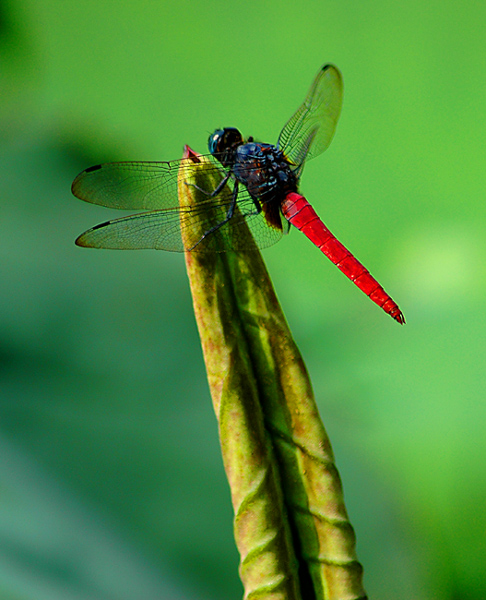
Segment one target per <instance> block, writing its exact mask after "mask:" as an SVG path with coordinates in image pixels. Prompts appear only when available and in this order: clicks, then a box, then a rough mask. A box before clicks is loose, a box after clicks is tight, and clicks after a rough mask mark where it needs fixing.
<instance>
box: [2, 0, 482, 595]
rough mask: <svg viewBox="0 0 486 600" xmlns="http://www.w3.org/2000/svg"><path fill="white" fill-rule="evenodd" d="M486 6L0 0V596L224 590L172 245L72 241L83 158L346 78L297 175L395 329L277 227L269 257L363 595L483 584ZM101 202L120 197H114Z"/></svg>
mask: <svg viewBox="0 0 486 600" xmlns="http://www.w3.org/2000/svg"><path fill="white" fill-rule="evenodd" d="M485 24H486V4H485V3H483V2H478V1H472V0H471V1H466V2H451V1H449V2H447V1H446V2H444V1H440V2H439V1H438V0H435V1H431V2H427V3H424V2H422V1H419V0H415V1H413V0H410V1H407V0H406V1H404V2H396V3H390V2H386V1H384V0H372V1H371V2H349V1H344V2H337V1H329V0H325V1H322V0H319V1H304V2H300V3H297V2H281V1H276V0H266V1H264V2H261V1H255V0H247V1H245V2H231V1H229V2H228V1H227V0H225V1H209V2H205V3H197V2H184V1H181V2H178V3H177V2H170V3H169V2H166V1H165V0H161V1H158V2H155V1H148V2H140V0H125V1H124V2H117V1H116V0H111V1H110V0H96V1H95V0H81V1H76V2H75V1H71V0H42V2H39V1H38V0H37V1H36V0H8V1H7V0H2V1H1V2H0V64H1V68H0V136H1V138H0V139H1V145H0V146H1V147H0V156H1V158H0V203H1V204H0V206H1V210H0V273H1V290H2V291H1V294H0V306H1V311H0V365H1V369H0V395H1V396H0V447H1V450H0V488H1V494H0V598H2V599H13V598H15V599H16V600H18V599H24V598H25V599H35V600H44V599H46V600H47V599H49V600H57V599H63V600H71V599H76V600H85V599H90V600H93V599H95V600H98V599H99V600H105V599H110V600H119V599H123V600H124V599H127V600H128V599H141V600H152V599H155V598H157V599H159V598H168V599H171V600H172V599H173V600H209V599H211V600H228V599H230V598H239V597H241V594H242V588H241V584H240V582H239V579H238V574H237V565H238V555H237V552H236V549H235V547H234V542H233V538H232V510H231V505H230V496H229V491H228V488H227V484H226V480H225V475H224V472H223V467H222V462H221V458H220V455H219V447H218V439H217V427H216V421H215V417H214V414H213V411H212V405H211V400H210V396H209V392H208V387H207V383H206V380H205V370H204V365H203V361H202V355H201V350H200V346H199V340H198V334H197V331H196V327H195V321H194V317H193V314H192V309H191V298H190V294H189V288H188V282H187V278H186V274H185V270H184V261H183V257H182V256H179V255H173V254H170V253H163V252H155V251H140V252H116V251H95V250H86V249H81V248H77V247H75V246H74V239H75V238H76V236H77V235H78V234H80V233H81V232H82V231H84V230H85V229H87V228H89V227H90V226H93V225H95V224H96V223H99V222H102V221H105V220H107V219H109V218H113V217H117V216H120V214H119V213H116V211H109V210H108V209H104V208H101V207H96V206H93V205H88V204H84V203H83V202H81V201H79V200H76V199H75V198H74V197H72V196H71V194H70V184H71V182H72V180H73V179H74V177H75V176H76V175H77V173H78V172H79V171H81V170H82V169H84V168H86V167H88V166H90V165H92V164H96V163H99V162H103V161H112V160H130V159H132V160H168V159H174V158H178V157H180V156H181V153H182V147H183V145H184V144H186V143H187V144H190V145H191V146H192V147H193V148H194V149H195V150H198V151H200V152H204V151H205V148H206V141H207V137H208V134H209V133H211V132H212V131H213V130H214V129H215V128H217V127H221V126H236V127H238V128H240V129H241V130H242V131H243V133H244V134H245V135H253V136H255V137H257V139H261V140H263V141H268V142H272V141H276V139H277V136H278V133H279V130H280V128H281V127H282V126H283V124H284V123H285V122H286V120H287V118H288V117H289V116H290V115H291V114H292V112H293V111H294V110H295V108H296V107H297V106H298V105H299V104H300V102H301V101H302V100H303V98H304V96H305V94H306V92H307V90H308V87H309V85H310V83H311V81H312V79H313V77H314V75H315V74H316V72H317V70H318V68H319V67H320V65H321V64H323V63H325V62H333V63H335V64H336V65H338V66H339V68H340V69H341V71H342V73H343V76H344V82H345V101H344V108H343V112H342V116H341V120H340V122H339V125H338V129H337V133H336V136H335V138H334V141H333V143H332V145H331V147H330V149H329V150H328V151H327V152H326V154H325V155H323V156H322V157H320V158H319V159H316V160H315V161H312V163H310V164H309V165H307V167H306V169H305V173H304V178H303V182H302V189H303V192H304V193H305V194H306V195H307V197H308V198H309V199H310V200H311V201H312V203H313V204H314V206H315V207H316V209H317V210H318V212H319V213H320V215H321V216H322V218H323V220H324V222H325V223H326V224H327V225H328V226H329V227H330V228H331V230H332V231H333V232H334V233H335V234H336V235H337V236H338V237H339V239H341V240H342V241H343V242H344V243H345V244H346V245H347V246H348V247H349V248H350V249H351V250H352V251H353V252H354V253H355V254H356V255H357V257H358V258H359V259H360V260H361V261H362V262H363V263H364V264H365V265H366V266H367V267H368V268H369V269H370V270H371V271H372V273H373V274H374V275H375V276H376V277H377V278H378V279H379V281H380V282H381V283H382V284H383V285H384V287H385V288H386V290H387V291H388V292H389V293H391V294H392V296H393V297H394V299H395V300H396V301H397V302H398V303H399V304H400V307H401V308H402V309H403V311H404V313H405V316H406V318H407V325H406V326H404V327H400V326H399V325H397V324H396V323H395V322H394V321H392V319H390V318H389V317H387V316H386V315H385V314H384V313H383V312H382V311H380V310H379V309H378V308H377V307H376V306H375V305H374V304H372V303H371V302H370V301H369V300H367V299H366V297H365V296H364V295H363V294H362V293H361V292H359V291H358V290H357V289H356V288H355V286H353V285H352V284H351V283H350V282H349V281H348V280H347V279H346V278H345V277H344V276H343V275H342V274H341V273H340V272H339V271H338V270H337V269H336V268H335V267H333V266H332V265H331V264H330V263H329V261H327V260H326V259H325V258H324V257H323V256H322V255H321V254H320V253H319V251H317V249H316V248H314V247H313V246H312V245H311V244H310V242H308V240H307V239H306V238H305V237H304V236H302V235H300V234H298V232H296V231H293V232H292V233H291V235H290V236H289V237H288V238H286V239H285V240H283V241H282V242H281V243H279V244H278V245H277V246H275V247H273V248H271V249H269V250H267V251H265V254H264V257H265V259H266V262H267V265H268V269H269V271H270V273H271V275H272V278H273V281H274V285H275V288H276V291H277V294H278V296H279V298H280V300H281V303H282V306H283V308H284V311H285V313H286V315H287V318H288V321H289V323H290V326H291V328H292V331H293V334H294V337H295V339H296V341H297V343H298V345H299V347H300V349H301V351H302V354H303V356H304V359H305V361H306V364H307V366H308V369H309V371H310V375H311V378H312V381H313V385H314V388H315V394H316V398H317V401H318V403H319V407H320V411H321V415H322V418H323V421H324V424H325V426H326V428H327V430H328V433H329V435H330V437H331V440H332V443H333V447H334V450H335V454H336V460H337V465H338V468H339V470H340V473H341V476H342V479H343V484H344V489H345V494H346V500H347V507H348V510H349V513H350V516H351V520H352V522H353V524H354V526H355V529H356V533H357V539H358V555H359V558H360V560H361V562H362V563H363V565H364V568H365V587H366V589H367V591H368V594H369V596H370V598H372V599H373V600H389V599H391V598H393V599H394V600H402V599H403V600H405V599H407V600H409V599H411V598H413V599H414V600H422V599H424V600H425V599H427V600H459V599H461V600H469V599H473V598H474V599H479V598H486V569H485V568H484V566H485V557H486V511H485V506H484V505H485V500H484V499H485V497H486V477H485V474H486V473H485V471H486V459H485V455H486V435H485V428H486V404H485V401H484V400H485V383H486V382H485V371H486V364H485V358H484V352H485V339H486V318H485V306H484V297H485V291H486V277H485V276H486V270H485V266H484V265H485V257H486V244H485V234H484V217H485V203H484V196H485V185H484V174H485V165H486V162H485V159H486V144H485V138H486V127H485V123H486V121H485V116H484V115H485V107H486V81H485V72H486V43H485ZM115 213H116V214H115Z"/></svg>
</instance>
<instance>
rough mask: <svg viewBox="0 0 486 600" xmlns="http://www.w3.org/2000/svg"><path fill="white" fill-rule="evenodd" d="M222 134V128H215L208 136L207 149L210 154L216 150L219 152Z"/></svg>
mask: <svg viewBox="0 0 486 600" xmlns="http://www.w3.org/2000/svg"><path fill="white" fill-rule="evenodd" d="M223 136H224V131H223V130H222V129H216V131H215V132H214V133H213V134H211V135H210V136H209V140H208V149H209V152H210V153H211V154H216V153H217V152H221V149H220V148H219V145H220V143H221V140H222V137H223Z"/></svg>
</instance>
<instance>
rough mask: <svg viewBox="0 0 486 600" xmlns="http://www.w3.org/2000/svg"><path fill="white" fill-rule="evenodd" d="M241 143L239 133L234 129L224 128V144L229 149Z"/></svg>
mask: <svg viewBox="0 0 486 600" xmlns="http://www.w3.org/2000/svg"><path fill="white" fill-rule="evenodd" d="M242 143H243V137H242V135H241V133H240V132H239V131H238V129H236V128H235V127H226V129H225V130H224V144H225V146H228V147H231V146H235V145H238V144H242Z"/></svg>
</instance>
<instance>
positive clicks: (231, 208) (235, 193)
mask: <svg viewBox="0 0 486 600" xmlns="http://www.w3.org/2000/svg"><path fill="white" fill-rule="evenodd" d="M229 176H230V174H229V173H228V175H227V177H226V178H225V179H227V178H229ZM223 181H224V180H223ZM223 181H222V182H221V183H223ZM219 187H221V184H220V185H218V187H217V188H216V190H218V188H219ZM216 190H214V192H213V194H211V195H214V196H216V194H218V193H219V191H220V190H219V191H216ZM237 199H238V181H235V187H234V188H233V196H232V198H231V204H230V206H229V208H228V212H227V213H226V217H225V218H224V219H223V220H222V221H221V222H220V223H217V224H216V225H214V226H213V227H211V229H209V230H208V231H206V232H205V233H204V234H203V235H202V236H201V238H200V239H199V240H198V241H197V242H196V243H195V244H194V246H192V247H191V248H189V250H188V252H192V250H194V248H196V246H198V245H199V244H200V243H201V242H202V241H203V240H204V239H205V238H207V237H208V236H209V235H211V234H213V233H214V232H215V231H218V229H220V228H221V227H223V225H226V223H227V222H228V221H229V220H230V219H231V218H232V217H233V215H234V214H235V208H236V200H237Z"/></svg>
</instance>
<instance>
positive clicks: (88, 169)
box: [84, 165, 101, 173]
mask: <svg viewBox="0 0 486 600" xmlns="http://www.w3.org/2000/svg"><path fill="white" fill-rule="evenodd" d="M98 169H101V165H95V166H94V167H88V168H87V169H85V171H84V172H85V173H91V171H97V170H98Z"/></svg>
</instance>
